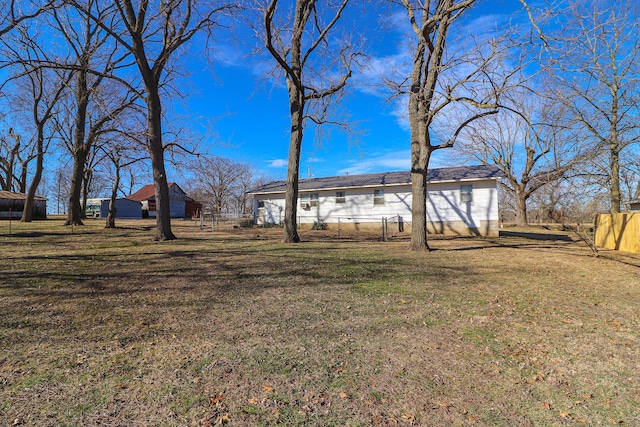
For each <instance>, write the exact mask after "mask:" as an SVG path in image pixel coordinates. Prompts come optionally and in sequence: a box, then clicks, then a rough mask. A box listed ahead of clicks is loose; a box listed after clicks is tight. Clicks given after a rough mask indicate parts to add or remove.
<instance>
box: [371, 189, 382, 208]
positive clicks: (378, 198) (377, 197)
mask: <svg viewBox="0 0 640 427" xmlns="http://www.w3.org/2000/svg"><path fill="white" fill-rule="evenodd" d="M373 204H374V205H384V190H383V189H380V190H373Z"/></svg>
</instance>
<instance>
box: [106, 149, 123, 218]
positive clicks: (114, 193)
mask: <svg viewBox="0 0 640 427" xmlns="http://www.w3.org/2000/svg"><path fill="white" fill-rule="evenodd" d="M114 165H115V168H116V176H115V178H114V180H113V187H111V200H109V214H108V215H107V223H106V225H105V227H104V228H116V199H117V198H118V188H119V187H120V162H119V161H115V162H114Z"/></svg>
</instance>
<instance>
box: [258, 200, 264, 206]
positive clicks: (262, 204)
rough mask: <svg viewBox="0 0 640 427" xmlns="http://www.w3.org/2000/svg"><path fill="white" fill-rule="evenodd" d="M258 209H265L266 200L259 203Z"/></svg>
mask: <svg viewBox="0 0 640 427" xmlns="http://www.w3.org/2000/svg"><path fill="white" fill-rule="evenodd" d="M258 208H264V200H259V201H258Z"/></svg>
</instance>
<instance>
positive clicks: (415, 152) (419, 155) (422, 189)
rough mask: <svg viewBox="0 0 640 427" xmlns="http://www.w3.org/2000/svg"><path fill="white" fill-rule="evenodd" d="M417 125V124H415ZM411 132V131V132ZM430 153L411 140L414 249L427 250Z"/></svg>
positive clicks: (412, 242)
mask: <svg viewBox="0 0 640 427" xmlns="http://www.w3.org/2000/svg"><path fill="white" fill-rule="evenodd" d="M416 126H417V125H416ZM412 134H413V132H412ZM430 156H431V153H430V152H429V150H428V148H427V147H426V146H425V144H420V143H419V142H418V141H412V142H411V199H412V202H411V243H410V246H409V247H410V248H411V250H414V251H428V250H429V244H428V243H427V168H428V165H429V158H430Z"/></svg>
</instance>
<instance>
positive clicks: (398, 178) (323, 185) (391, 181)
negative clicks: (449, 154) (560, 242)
mask: <svg viewBox="0 0 640 427" xmlns="http://www.w3.org/2000/svg"><path fill="white" fill-rule="evenodd" d="M504 176H505V175H504V173H502V171H500V169H498V168H497V167H496V166H493V165H476V166H458V167H453V168H439V169H429V172H428V174H427V180H428V182H443V181H463V180H476V179H491V178H503V177H504ZM403 184H411V172H409V171H400V172H381V173H370V174H363V175H343V176H330V177H326V178H311V179H301V180H300V181H299V183H298V190H299V191H309V190H327V189H333V188H357V187H376V186H385V185H403ZM285 188H286V181H273V182H270V183H268V184H265V185H262V186H260V187H258V188H255V189H253V190H251V191H249V193H253V194H260V193H283V192H284V191H285Z"/></svg>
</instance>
